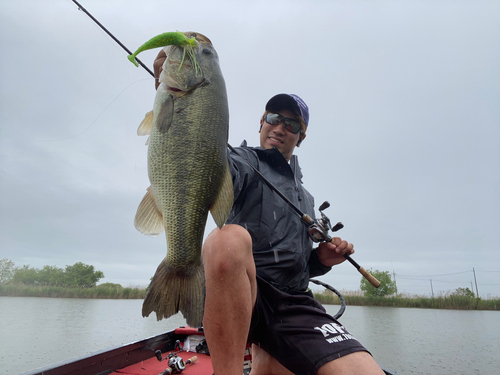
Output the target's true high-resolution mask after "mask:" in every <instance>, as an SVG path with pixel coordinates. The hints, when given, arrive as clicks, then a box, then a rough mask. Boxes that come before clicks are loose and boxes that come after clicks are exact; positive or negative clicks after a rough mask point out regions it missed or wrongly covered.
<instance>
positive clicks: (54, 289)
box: [0, 283, 146, 299]
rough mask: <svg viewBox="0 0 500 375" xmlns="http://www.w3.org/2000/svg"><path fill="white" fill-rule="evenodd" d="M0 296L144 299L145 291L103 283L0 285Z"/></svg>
mask: <svg viewBox="0 0 500 375" xmlns="http://www.w3.org/2000/svg"><path fill="white" fill-rule="evenodd" d="M0 296H7V297H53V298H101V299H144V297H146V289H144V288H124V287H122V286H121V285H120V284H113V283H104V284H101V285H98V286H94V287H91V288H79V287H76V288H71V287H61V286H43V285H37V286H35V285H24V284H12V283H9V284H0Z"/></svg>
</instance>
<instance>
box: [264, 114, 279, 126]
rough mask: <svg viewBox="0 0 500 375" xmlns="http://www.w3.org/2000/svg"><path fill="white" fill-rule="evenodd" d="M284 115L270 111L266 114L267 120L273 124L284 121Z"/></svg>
mask: <svg viewBox="0 0 500 375" xmlns="http://www.w3.org/2000/svg"><path fill="white" fill-rule="evenodd" d="M282 119H283V117H282V116H281V115H279V114H277V113H268V114H267V115H266V118H265V120H266V122H267V123H268V124H271V125H278V124H279V123H280V122H281V121H282Z"/></svg>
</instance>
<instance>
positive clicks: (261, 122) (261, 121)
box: [259, 119, 264, 133]
mask: <svg viewBox="0 0 500 375" xmlns="http://www.w3.org/2000/svg"><path fill="white" fill-rule="evenodd" d="M263 124H264V121H263V120H262V119H260V128H259V133H260V131H261V130H262V125H263Z"/></svg>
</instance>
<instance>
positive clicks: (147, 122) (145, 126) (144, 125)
mask: <svg viewBox="0 0 500 375" xmlns="http://www.w3.org/2000/svg"><path fill="white" fill-rule="evenodd" d="M153 118H154V112H153V111H149V112H148V113H146V114H145V115H144V120H142V121H141V123H140V125H139V127H138V128H137V135H150V134H151V129H152V128H153Z"/></svg>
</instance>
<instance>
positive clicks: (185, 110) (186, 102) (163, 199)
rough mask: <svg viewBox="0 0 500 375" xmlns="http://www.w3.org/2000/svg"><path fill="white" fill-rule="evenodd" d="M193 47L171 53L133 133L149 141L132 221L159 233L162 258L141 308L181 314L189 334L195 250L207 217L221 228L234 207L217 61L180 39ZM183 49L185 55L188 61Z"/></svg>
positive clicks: (196, 310)
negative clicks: (144, 184)
mask: <svg viewBox="0 0 500 375" xmlns="http://www.w3.org/2000/svg"><path fill="white" fill-rule="evenodd" d="M185 35H186V36H187V37H188V38H193V37H194V38H195V40H196V41H197V42H198V43H197V45H196V46H193V45H169V46H167V47H165V48H164V50H165V53H166V55H167V59H166V60H165V62H164V64H163V71H162V73H161V75H160V78H159V81H160V85H159V87H158V89H157V92H156V97H155V100H154V105H153V111H152V112H149V113H147V114H146V116H145V118H144V120H143V121H142V122H141V124H140V125H139V129H138V134H139V135H149V139H148V142H147V144H148V156H147V160H148V176H149V180H150V182H151V186H150V187H149V188H148V189H147V192H146V195H145V196H144V198H143V199H142V201H141V203H140V205H139V208H138V209H137V213H136V216H135V219H134V225H135V227H136V228H137V230H139V231H140V232H141V233H144V234H146V235H150V236H158V235H159V234H161V233H162V232H163V230H165V234H166V240H167V254H166V256H165V258H164V259H163V260H162V261H161V263H160V264H159V266H158V268H157V270H156V272H155V274H154V276H153V278H152V280H151V283H150V286H149V290H148V292H147V294H146V297H145V300H144V302H143V306H142V315H143V316H145V317H146V316H149V315H150V314H151V313H152V312H153V311H154V312H155V313H156V317H157V320H161V319H163V318H168V317H170V316H172V315H174V314H176V313H177V312H179V311H180V312H181V313H182V315H183V316H184V318H185V319H186V322H187V324H188V325H189V326H191V327H200V326H201V325H202V320H203V305H204V296H205V277H204V271H203V264H202V259H201V248H202V244H203V236H204V231H205V226H206V222H207V218H208V212H209V211H210V213H211V215H212V217H213V219H214V221H215V223H216V224H217V226H218V227H219V228H222V226H223V225H224V223H225V221H226V220H227V218H228V216H229V213H230V211H231V208H232V205H233V183H232V178H231V173H230V170H229V164H228V160H227V141H228V135H229V109H228V101H227V92H226V86H225V82H224V77H223V75H222V72H221V69H220V65H219V57H218V54H217V52H216V50H215V48H214V47H213V44H212V42H211V41H210V39H208V38H207V37H206V36H204V35H202V34H200V33H195V32H186V33H185ZM185 48H189V51H188V52H189V53H188V55H187V56H188V57H186V51H185Z"/></svg>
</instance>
